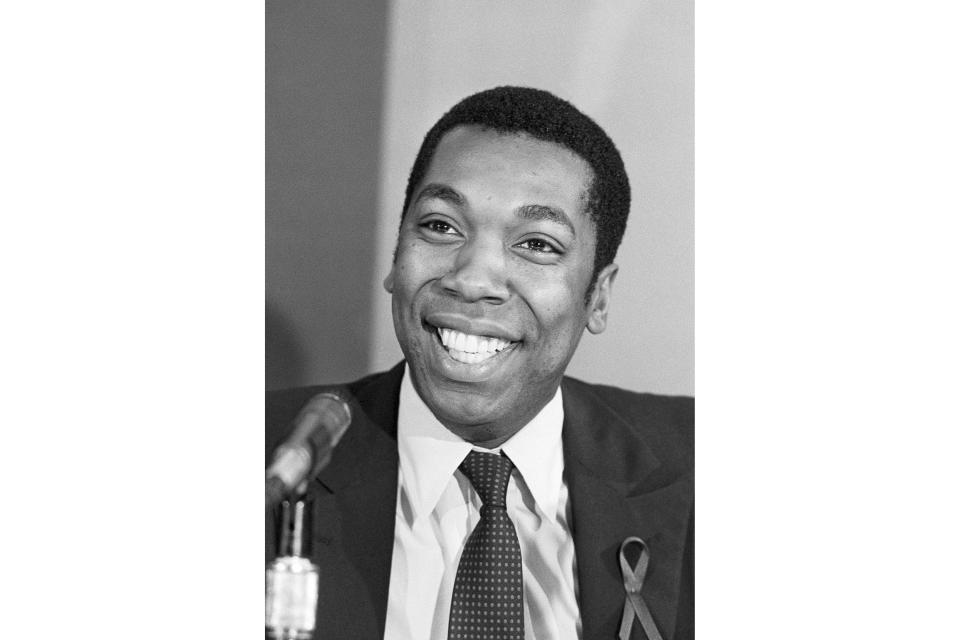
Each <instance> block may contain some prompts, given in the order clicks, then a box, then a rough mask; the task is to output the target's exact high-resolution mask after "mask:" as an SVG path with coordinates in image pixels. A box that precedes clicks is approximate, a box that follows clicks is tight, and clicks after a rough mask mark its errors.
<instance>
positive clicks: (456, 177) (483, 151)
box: [414, 126, 593, 217]
mask: <svg viewBox="0 0 960 640" xmlns="http://www.w3.org/2000/svg"><path fill="white" fill-rule="evenodd" d="M592 180H593V170H592V169H591V167H590V165H589V164H588V163H587V162H586V161H585V160H584V159H583V158H581V157H580V156H578V155H577V154H576V153H574V152H573V151H571V150H569V149H567V148H566V147H564V146H562V145H560V144H558V143H555V142H548V141H545V140H539V139H537V138H534V137H532V136H530V135H527V134H523V133H512V132H511V133H501V132H498V131H494V130H492V129H486V128H481V127H478V126H459V127H456V128H454V129H451V130H450V131H448V132H447V133H446V134H444V136H443V138H442V139H441V140H440V142H439V144H438V145H437V147H436V150H435V151H434V154H433V158H432V159H431V161H430V165H429V167H428V168H427V171H426V172H425V174H424V177H423V179H422V180H421V183H420V185H418V187H417V191H415V192H414V198H416V197H417V195H418V194H419V192H420V190H421V189H422V188H423V186H424V185H428V184H437V183H439V184H443V185H447V186H450V187H452V188H453V189H456V190H457V191H461V192H463V193H464V195H465V196H466V197H467V198H470V197H471V195H473V196H474V197H480V198H484V199H486V200H494V199H498V200H502V201H503V203H504V204H542V205H547V206H559V207H561V208H563V209H564V210H565V211H566V212H567V213H568V214H569V215H571V216H577V217H579V216H582V215H584V207H585V205H586V202H587V194H588V191H589V187H590V184H591V182H592ZM471 192H472V193H471ZM521 200H522V201H523V202H520V201H521Z"/></svg>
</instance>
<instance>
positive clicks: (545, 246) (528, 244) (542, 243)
mask: <svg viewBox="0 0 960 640" xmlns="http://www.w3.org/2000/svg"><path fill="white" fill-rule="evenodd" d="M517 246H518V247H521V248H523V249H529V250H530V251H536V252H537V253H560V250H559V249H557V248H556V247H555V246H553V245H552V244H550V243H549V242H547V241H546V240H542V239H540V238H530V239H529V240H524V241H523V242H521V243H520V244H518V245H517Z"/></svg>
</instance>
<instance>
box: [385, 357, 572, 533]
mask: <svg viewBox="0 0 960 640" xmlns="http://www.w3.org/2000/svg"><path fill="white" fill-rule="evenodd" d="M562 429H563V397H562V394H561V391H560V389H559V387H558V388H557V392H556V393H555V394H554V396H553V398H552V399H551V400H550V401H549V402H548V403H547V404H546V406H544V407H543V409H541V410H540V413H538V414H537V415H536V416H535V417H534V418H533V420H531V421H530V422H528V423H527V424H526V425H525V426H524V427H523V428H522V429H520V431H518V432H517V433H516V434H514V435H513V437H512V438H510V439H509V440H507V441H506V442H505V443H503V445H502V446H501V447H499V448H498V449H494V450H493V451H495V452H498V451H500V450H503V452H504V453H506V454H507V456H509V458H510V460H512V461H513V464H514V466H515V467H516V468H517V471H518V472H519V473H520V475H521V476H522V478H523V480H524V482H525V483H526V485H527V487H528V488H529V489H530V494H531V495H532V496H533V499H534V502H535V503H536V505H537V507H538V509H539V510H540V511H541V512H542V513H543V515H544V516H546V517H548V518H549V519H550V520H555V519H556V517H557V503H558V501H559V499H560V487H561V485H562V484H563V440H562V438H561V431H562ZM397 444H398V450H399V456H400V472H401V474H402V476H403V489H404V491H405V492H406V494H407V500H408V501H409V503H410V505H411V507H412V510H413V519H414V520H417V519H419V518H421V517H423V516H427V515H429V514H430V513H432V512H433V510H434V508H435V507H436V506H437V502H438V501H439V500H440V496H441V494H443V492H444V490H445V489H446V487H447V484H448V483H449V481H450V478H452V477H453V474H454V472H455V471H456V470H457V467H459V466H460V463H461V462H463V459H464V458H466V457H467V454H468V453H469V452H470V450H471V449H477V450H479V451H487V450H486V449H481V448H480V447H474V446H473V445H471V444H470V443H469V442H466V441H465V440H463V439H461V438H460V437H459V436H457V435H455V434H453V433H452V432H451V431H449V430H448V429H447V428H446V427H444V426H443V424H441V423H440V421H439V420H437V418H436V416H434V415H433V413H432V412H431V411H430V408H429V407H427V405H426V404H425V403H424V402H423V400H422V399H421V398H420V395H419V394H418V393H417V391H416V389H415V388H414V386H413V382H412V381H411V379H410V375H409V368H408V367H405V368H404V374H403V382H402V383H401V384H400V407H399V410H398V414H397Z"/></svg>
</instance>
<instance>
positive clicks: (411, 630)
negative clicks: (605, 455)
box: [384, 369, 581, 640]
mask: <svg viewBox="0 0 960 640" xmlns="http://www.w3.org/2000/svg"><path fill="white" fill-rule="evenodd" d="M562 427H563V401H562V398H561V393H560V390H559V389H558V390H557V393H556V395H555V396H554V397H553V399H552V400H551V401H550V402H549V403H547V405H546V406H545V407H544V408H543V409H542V410H541V411H540V413H539V414H537V416H536V417H535V418H534V419H533V420H531V421H530V422H529V423H528V424H527V425H526V426H525V427H523V429H521V430H520V431H519V432H518V433H516V434H515V435H514V436H513V437H512V438H510V440H508V441H507V442H505V443H504V444H503V445H502V446H501V447H499V448H497V449H493V450H492V451H493V452H495V453H496V452H499V451H501V450H502V451H503V452H504V453H506V454H507V456H509V458H510V460H512V461H513V464H514V466H515V468H514V470H513V473H512V475H511V477H510V484H509V485H508V487H507V513H508V515H509V516H510V519H511V520H513V524H514V526H515V527H516V530H517V537H518V538H519V540H520V553H521V556H522V558H523V618H524V636H525V638H526V640H546V639H548V638H549V639H563V640H566V639H568V638H580V637H581V622H580V609H579V607H578V605H577V582H576V575H577V574H576V566H575V564H576V558H575V556H574V550H573V537H572V536H571V534H570V509H569V506H570V499H569V492H568V489H567V485H566V483H565V482H564V481H563V443H562V440H561V437H560V432H561V429H562ZM397 443H398V447H399V454H400V469H399V481H398V483H397V517H396V525H395V528H394V538H393V564H392V566H391V569H390V594H389V597H388V600H387V620H386V630H385V633H384V638H386V639H387V640H427V639H430V640H447V624H448V618H449V615H450V598H451V596H452V594H453V583H454V580H455V578H456V575H457V567H458V565H459V564H460V553H461V552H462V551H463V546H464V544H465V543H466V541H467V538H468V537H469V536H470V533H471V532H472V531H473V528H474V527H475V526H476V525H477V522H479V520H480V505H481V501H480V498H479V496H478V495H477V493H476V491H475V490H474V489H473V486H472V485H471V484H470V481H469V480H468V479H467V478H466V477H465V476H464V475H463V474H462V473H461V472H460V471H459V469H457V467H458V466H459V465H460V463H461V462H462V461H463V459H464V458H466V457H467V454H468V453H469V452H470V450H471V449H476V450H478V451H488V450H486V449H481V448H479V447H475V446H473V445H471V444H470V443H469V442H466V441H464V440H462V439H460V438H459V437H458V436H456V435H454V434H453V433H451V432H450V431H448V430H447V428H446V427H444V426H443V425H442V424H441V423H440V422H439V421H438V420H437V419H436V417H434V415H433V413H431V412H430V409H429V408H428V407H427V406H426V405H425V404H424V402H423V400H421V399H420V396H419V395H418V394H417V392H416V390H415V389H414V387H413V384H412V382H411V381H410V375H409V369H408V370H406V371H405V372H404V376H403V382H402V384H401V387H400V408H399V414H398V417H397Z"/></svg>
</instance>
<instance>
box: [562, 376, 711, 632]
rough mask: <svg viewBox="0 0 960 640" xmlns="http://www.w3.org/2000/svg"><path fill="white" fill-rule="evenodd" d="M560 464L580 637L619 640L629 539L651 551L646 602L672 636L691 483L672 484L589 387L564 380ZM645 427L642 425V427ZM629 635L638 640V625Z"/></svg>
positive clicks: (689, 480)
mask: <svg viewBox="0 0 960 640" xmlns="http://www.w3.org/2000/svg"><path fill="white" fill-rule="evenodd" d="M563 399H564V416H565V417H564V426H563V439H564V460H565V476H566V480H567V483H568V485H569V487H570V497H571V503H572V510H573V537H574V545H575V549H576V557H577V574H578V578H579V580H578V585H579V596H580V612H581V619H582V622H583V637H584V638H610V639H613V638H616V637H617V633H618V630H619V623H620V617H621V615H622V612H623V604H624V599H625V592H624V588H623V578H622V576H621V573H620V565H619V549H620V544H621V543H622V542H623V540H624V539H625V538H627V537H629V536H639V537H640V538H642V539H643V540H644V541H645V542H646V544H647V546H648V548H649V550H650V556H651V560H650V567H649V569H648V571H647V575H646V580H645V582H644V587H643V593H642V595H643V598H644V599H645V600H646V602H647V604H648V606H649V607H650V609H651V611H652V613H653V617H654V619H655V621H656V623H657V626H658V627H659V629H660V631H661V633H662V634H663V636H664V637H665V638H670V637H672V635H673V628H674V624H675V619H674V615H673V612H675V611H677V605H678V599H679V597H680V593H679V591H680V574H681V566H682V560H683V555H684V541H685V540H686V538H687V537H686V527H687V522H688V516H689V513H690V508H691V501H692V478H689V477H683V478H680V479H671V478H669V476H668V474H665V473H663V472H664V471H665V470H664V468H663V467H662V465H661V462H660V460H659V459H658V458H657V456H656V455H655V453H654V451H653V450H652V448H651V447H650V446H649V445H648V444H647V443H646V442H645V441H644V440H643V439H642V438H640V437H639V436H638V435H637V432H636V427H631V426H629V425H627V424H626V423H625V422H624V420H623V419H622V418H621V417H620V416H619V415H618V414H617V413H616V411H615V410H614V409H613V408H611V407H610V406H609V405H607V404H605V403H604V402H603V401H602V400H601V399H600V398H599V397H598V396H596V395H595V393H594V392H592V391H591V390H590V389H589V387H587V386H586V385H583V384H582V383H577V382H575V381H571V380H567V379H565V380H564V385H563ZM640 427H641V428H642V427H643V425H642V424H641V425H640ZM633 636H634V637H636V638H643V637H644V636H643V635H642V631H640V628H639V625H638V624H635V625H634V632H633Z"/></svg>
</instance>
